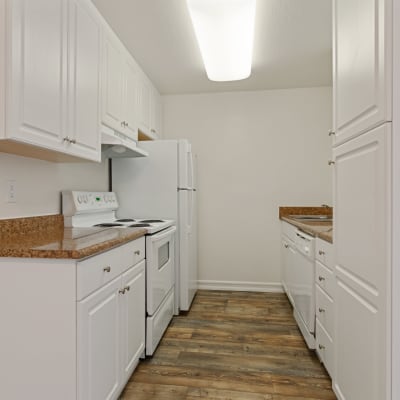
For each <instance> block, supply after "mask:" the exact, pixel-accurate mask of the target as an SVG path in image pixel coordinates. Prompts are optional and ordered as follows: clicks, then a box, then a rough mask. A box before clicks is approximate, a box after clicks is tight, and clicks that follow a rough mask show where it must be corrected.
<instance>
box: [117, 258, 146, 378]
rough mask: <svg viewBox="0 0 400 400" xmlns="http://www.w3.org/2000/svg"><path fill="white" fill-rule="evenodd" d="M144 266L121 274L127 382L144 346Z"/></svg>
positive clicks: (137, 266) (122, 325)
mask: <svg viewBox="0 0 400 400" xmlns="http://www.w3.org/2000/svg"><path fill="white" fill-rule="evenodd" d="M145 265H146V261H145V260H143V261H141V262H140V263H139V264H137V265H136V266H134V267H132V268H131V269H130V270H129V271H127V272H125V273H124V274H123V277H122V280H123V286H122V287H123V288H124V290H125V293H124V295H123V296H121V300H122V303H121V328H122V329H121V341H122V346H121V362H122V366H123V371H122V377H123V379H124V380H127V379H128V378H129V376H130V375H131V374H132V372H133V370H134V368H135V367H136V365H137V363H138V361H139V357H140V355H141V354H142V353H143V351H144V346H145V338H146V336H145V322H146V304H145Z"/></svg>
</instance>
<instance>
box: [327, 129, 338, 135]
mask: <svg viewBox="0 0 400 400" xmlns="http://www.w3.org/2000/svg"><path fill="white" fill-rule="evenodd" d="M328 135H329V136H333V135H336V132H335V131H332V130H331V131H329V132H328Z"/></svg>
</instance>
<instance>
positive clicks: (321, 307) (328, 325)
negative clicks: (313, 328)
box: [316, 285, 334, 337]
mask: <svg viewBox="0 0 400 400" xmlns="http://www.w3.org/2000/svg"><path fill="white" fill-rule="evenodd" d="M316 295H317V296H316V299H317V301H316V314H317V319H318V320H319V321H320V323H321V324H322V325H323V326H324V328H325V330H326V331H327V332H328V334H329V335H330V336H331V337H332V335H333V321H334V318H333V312H334V308H333V301H332V299H331V298H330V297H329V296H328V295H327V294H326V293H325V292H323V291H322V289H321V288H320V287H319V286H318V285H316Z"/></svg>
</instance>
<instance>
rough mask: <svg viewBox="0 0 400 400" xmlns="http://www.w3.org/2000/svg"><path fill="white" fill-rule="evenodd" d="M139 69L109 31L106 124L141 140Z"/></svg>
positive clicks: (104, 95) (104, 96) (104, 90)
mask: <svg viewBox="0 0 400 400" xmlns="http://www.w3.org/2000/svg"><path fill="white" fill-rule="evenodd" d="M137 71H138V67H137V65H136V63H135V62H134V60H133V59H132V57H131V56H130V55H129V54H128V52H127V51H126V50H125V49H124V48H123V46H122V44H121V43H120V41H119V40H118V38H117V37H116V36H115V35H114V33H113V32H111V31H110V30H109V29H105V38H104V54H103V71H102V73H103V79H102V122H103V124H105V125H107V126H108V127H110V128H112V129H114V130H115V131H117V132H120V133H122V134H124V135H126V136H128V137H129V138H131V139H133V140H137V136H138V126H137V125H138V124H137V117H136V115H137V110H136V108H137V104H136V98H137V91H138V84H137V74H138V72H137Z"/></svg>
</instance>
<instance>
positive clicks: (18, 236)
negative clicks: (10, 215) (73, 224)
mask: <svg viewBox="0 0 400 400" xmlns="http://www.w3.org/2000/svg"><path fill="white" fill-rule="evenodd" d="M145 233H146V229H143V228H124V229H118V228H64V223H63V217H62V215H49V216H43V217H31V218H16V219H7V220H0V257H23V258H66V259H68V258H69V259H80V258H84V257H88V256H92V255H94V254H97V253H100V252H102V251H105V250H108V249H110V248H112V247H115V246H118V245H121V244H124V243H127V242H129V241H131V240H135V239H138V238H140V237H142V236H144V235H145Z"/></svg>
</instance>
